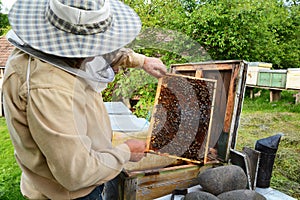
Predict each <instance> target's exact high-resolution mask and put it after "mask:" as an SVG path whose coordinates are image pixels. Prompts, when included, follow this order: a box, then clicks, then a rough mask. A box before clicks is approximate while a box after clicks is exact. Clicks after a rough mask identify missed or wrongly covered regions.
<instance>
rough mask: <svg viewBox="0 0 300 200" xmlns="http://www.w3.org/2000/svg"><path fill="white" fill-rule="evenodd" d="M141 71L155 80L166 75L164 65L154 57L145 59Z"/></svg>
mask: <svg viewBox="0 0 300 200" xmlns="http://www.w3.org/2000/svg"><path fill="white" fill-rule="evenodd" d="M142 69H144V70H145V71H146V72H147V73H148V74H150V75H152V76H154V77H156V78H161V77H163V76H164V75H166V73H167V68H166V66H165V65H164V63H163V62H162V61H161V60H160V59H159V58H155V57H145V61H144V65H143V66H142Z"/></svg>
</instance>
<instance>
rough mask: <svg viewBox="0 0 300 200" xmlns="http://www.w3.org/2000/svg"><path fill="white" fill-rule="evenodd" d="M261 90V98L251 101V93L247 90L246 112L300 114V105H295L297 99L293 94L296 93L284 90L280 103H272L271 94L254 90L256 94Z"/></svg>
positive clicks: (262, 90)
mask: <svg viewBox="0 0 300 200" xmlns="http://www.w3.org/2000/svg"><path fill="white" fill-rule="evenodd" d="M259 90H261V96H260V97H259V98H254V99H250V97H249V96H250V95H249V91H248V90H246V94H245V95H246V97H245V99H244V102H245V103H244V107H243V108H244V110H245V112H247V111H251V110H252V109H253V110H257V111H268V112H274V113H277V112H285V111H287V112H293V113H300V104H295V98H294V97H293V94H295V93H297V92H296V91H287V90H283V91H282V92H281V99H280V101H275V102H270V92H269V90H264V89H258V88H255V89H254V93H256V92H258V91H259Z"/></svg>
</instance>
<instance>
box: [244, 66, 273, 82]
mask: <svg viewBox="0 0 300 200" xmlns="http://www.w3.org/2000/svg"><path fill="white" fill-rule="evenodd" d="M271 67H272V64H271V63H261V62H249V63H248V70H247V79H246V84H247V85H254V86H255V85H257V80H258V72H259V70H262V69H270V68H271Z"/></svg>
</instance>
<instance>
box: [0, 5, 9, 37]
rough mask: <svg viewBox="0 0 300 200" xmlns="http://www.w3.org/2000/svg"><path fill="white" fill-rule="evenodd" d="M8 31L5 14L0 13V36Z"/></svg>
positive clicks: (0, 7) (0, 6)
mask: <svg viewBox="0 0 300 200" xmlns="http://www.w3.org/2000/svg"><path fill="white" fill-rule="evenodd" d="M1 9H2V2H1V1H0V10H1ZM8 30H9V22H8V17H7V14H3V13H1V12H0V36H1V35H3V34H4V33H6V32H7V31H8Z"/></svg>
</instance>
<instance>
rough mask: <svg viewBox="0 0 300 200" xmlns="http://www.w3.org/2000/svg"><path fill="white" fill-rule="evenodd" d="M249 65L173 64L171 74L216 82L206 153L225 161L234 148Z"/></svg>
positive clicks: (230, 61)
mask: <svg viewBox="0 0 300 200" xmlns="http://www.w3.org/2000/svg"><path fill="white" fill-rule="evenodd" d="M247 68H248V64H247V63H246V62H245V61H242V60H228V61H211V62H201V63H189V64H176V65H172V66H171V72H172V73H176V74H183V75H189V76H194V77H198V78H208V79H213V80H216V81H217V88H216V96H215V102H214V104H215V105H214V113H213V118H212V129H211V134H210V138H209V140H210V141H209V149H210V150H214V151H216V152H217V155H218V160H220V161H227V160H228V157H229V154H230V149H231V148H233V149H234V147H235V142H236V137H237V130H238V125H239V119H240V114H241V110H242V103H243V99H244V92H245V86H246V78H247Z"/></svg>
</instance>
